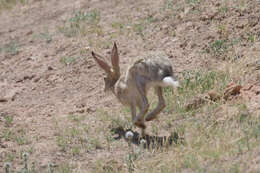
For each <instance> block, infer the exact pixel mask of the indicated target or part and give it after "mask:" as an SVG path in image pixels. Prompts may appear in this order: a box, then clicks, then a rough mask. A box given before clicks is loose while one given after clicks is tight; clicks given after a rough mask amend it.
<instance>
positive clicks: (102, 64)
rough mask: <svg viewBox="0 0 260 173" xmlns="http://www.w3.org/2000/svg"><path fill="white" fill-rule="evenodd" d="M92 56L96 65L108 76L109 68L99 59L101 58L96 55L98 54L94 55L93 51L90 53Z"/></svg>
mask: <svg viewBox="0 0 260 173" xmlns="http://www.w3.org/2000/svg"><path fill="white" fill-rule="evenodd" d="M92 56H93V58H94V59H95V61H96V62H97V63H98V65H99V66H100V67H101V68H102V69H103V70H105V72H106V73H108V74H110V73H111V70H110V69H111V67H110V66H109V65H108V64H107V63H106V62H105V61H103V60H102V59H100V58H102V57H101V56H100V55H98V54H96V53H94V52H93V51H92Z"/></svg>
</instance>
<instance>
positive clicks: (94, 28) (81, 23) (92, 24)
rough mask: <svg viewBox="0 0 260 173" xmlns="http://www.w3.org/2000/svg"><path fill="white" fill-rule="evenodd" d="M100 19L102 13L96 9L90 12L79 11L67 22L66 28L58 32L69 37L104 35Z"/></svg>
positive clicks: (60, 28) (63, 27)
mask: <svg viewBox="0 0 260 173" xmlns="http://www.w3.org/2000/svg"><path fill="white" fill-rule="evenodd" d="M100 18H101V17H100V12H99V11H98V10H96V9H94V10H90V11H88V12H83V11H81V10H79V11H76V12H74V14H73V16H72V17H71V18H69V19H68V20H66V21H65V23H64V26H62V27H58V30H59V31H60V32H61V33H63V34H64V35H65V36H67V37H75V36H77V35H80V36H85V35H87V34H89V33H97V34H98V35H102V34H103V31H102V28H101V27H100V26H99V25H98V23H99V21H100Z"/></svg>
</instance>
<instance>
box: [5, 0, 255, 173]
mask: <svg viewBox="0 0 260 173" xmlns="http://www.w3.org/2000/svg"><path fill="white" fill-rule="evenodd" d="M17 2H18V1H8V2H7V1H3V0H2V1H0V11H2V13H4V12H5V10H3V9H4V8H8V9H11V10H12V8H13V7H14V6H15V5H17ZM19 3H20V2H19ZM113 3H119V1H116V0H114V1H113ZM122 3H126V2H122ZM134 3H136V4H127V3H126V4H125V5H129V6H130V7H131V8H130V7H129V9H128V8H125V11H122V10H120V8H119V7H124V5H122V6H119V7H117V8H116V7H115V11H116V12H118V13H119V14H120V15H118V16H116V17H114V16H113V15H115V13H116V12H113V13H112V12H111V11H110V9H106V8H105V7H102V8H101V7H100V6H99V5H97V4H95V5H96V6H94V7H91V8H88V9H87V10H86V9H78V10H74V12H72V13H70V14H68V15H67V18H66V19H65V20H64V21H63V23H62V24H60V23H59V25H57V26H55V27H53V26H52V28H55V31H53V30H49V29H45V30H44V31H43V32H40V33H39V34H36V36H37V38H41V41H42V40H43V41H44V43H45V45H44V46H46V47H47V49H48V46H53V47H55V46H56V44H58V45H59V44H60V45H62V44H61V43H59V42H58V41H57V38H60V39H63V40H65V41H64V43H67V42H69V44H68V45H69V46H67V47H65V48H63V49H61V50H63V52H65V53H62V54H58V56H56V57H55V58H56V59H58V60H57V61H56V62H57V63H59V65H60V64H61V66H58V67H57V68H56V69H58V68H60V69H62V72H61V73H60V74H58V75H57V76H58V77H60V78H62V76H68V77H67V78H71V81H73V80H74V79H75V78H77V77H80V73H79V71H80V70H79V69H82V68H83V67H84V68H85V65H86V64H87V69H91V68H92V67H93V66H94V65H93V62H92V61H91V60H90V59H88V55H89V50H90V49H89V48H91V49H97V50H102V52H103V53H104V54H105V53H107V52H108V49H109V48H110V47H111V44H112V43H113V41H114V40H119V42H121V43H122V49H120V55H122V58H121V60H122V64H123V68H124V67H125V66H126V64H127V63H128V62H129V61H130V60H129V59H127V58H125V57H127V55H128V54H130V55H131V56H132V55H133V54H134V55H135V54H139V52H145V51H149V50H153V49H164V50H166V52H167V53H168V54H169V55H171V56H172V58H174V59H173V61H176V63H177V64H178V67H176V69H177V70H176V71H178V75H179V78H180V83H181V87H180V88H179V89H178V90H172V89H171V88H165V89H164V91H165V93H164V94H165V98H166V102H167V106H166V108H165V109H164V110H163V112H162V113H161V114H160V116H159V118H158V120H155V121H153V122H151V123H147V124H148V129H147V132H148V133H149V135H150V136H157V137H163V136H167V137H169V136H170V135H175V137H176V138H175V139H176V141H174V142H173V143H172V145H162V146H161V145H160V144H155V146H153V147H150V148H146V147H144V146H142V145H141V144H139V143H137V144H136V143H134V142H131V141H129V140H126V139H124V138H123V137H122V138H118V137H117V135H118V134H116V132H115V129H116V128H118V127H122V128H123V129H133V130H136V129H135V128H134V127H133V125H132V123H131V116H130V110H129V109H128V108H125V107H121V106H118V105H117V104H116V103H114V102H112V103H111V102H110V101H111V100H109V101H104V100H102V99H103V97H104V95H98V96H99V98H100V100H99V99H97V98H96V95H97V94H96V93H95V94H92V95H91V96H89V97H87V99H92V100H94V103H93V105H92V107H94V111H92V110H91V109H90V110H87V111H83V113H82V112H76V111H74V112H73V111H72V112H71V113H65V114H55V115H54V116H52V117H51V118H49V119H51V120H50V121H48V122H49V123H50V125H49V126H48V127H46V129H47V128H51V130H50V131H51V133H50V134H48V135H47V136H44V137H42V136H41V135H39V134H40V132H38V131H37V130H38V129H37V128H36V127H34V125H33V124H34V123H35V122H34V121H33V120H31V119H30V120H28V122H29V123H28V122H26V123H27V124H26V123H24V122H21V121H20V120H17V119H15V115H12V114H1V117H3V118H1V117H0V118H1V119H0V120H1V121H0V122H1V125H2V124H3V126H2V127H1V128H0V130H1V132H0V137H1V140H0V142H1V141H3V142H5V143H7V149H6V150H5V149H1V150H0V151H1V152H2V151H3V152H2V153H3V155H4V161H3V162H8V163H11V165H10V164H6V165H5V166H4V165H1V166H2V168H3V169H5V171H6V172H8V171H9V172H17V171H19V170H23V171H27V172H46V171H49V172H62V173H70V172H95V173H104V172H105V173H112V172H140V173H141V172H149V173H150V172H151V173H153V172H154V173H158V172H161V173H167V172H169V173H172V172H232V173H238V172H258V171H259V167H257V164H256V163H258V162H259V152H260V150H259V144H260V115H259V111H256V110H254V109H252V108H251V107H250V105H251V104H249V102H248V101H246V100H243V99H234V100H231V101H226V100H223V99H219V100H217V101H211V102H206V103H205V104H203V105H201V106H200V107H199V108H196V109H195V108H193V109H190V110H187V109H185V106H186V105H187V103H188V102H189V101H190V100H191V99H192V98H193V97H194V96H197V95H200V94H205V93H207V92H209V91H211V90H214V91H215V92H217V93H218V94H219V95H222V94H223V92H224V90H225V88H226V87H227V85H228V84H230V83H231V82H234V83H237V84H242V85H246V84H248V83H252V82H256V81H258V82H259V79H260V73H259V70H257V67H256V65H255V64H256V61H257V60H259V55H260V53H259V52H260V49H259V35H258V34H259V32H258V31H257V30H256V28H255V26H256V25H257V24H255V25H254V24H252V25H251V24H250V22H248V23H246V24H244V23H242V24H241V23H240V21H241V20H242V19H241V18H239V17H237V16H236V13H241V14H243V15H247V13H246V12H248V13H250V10H251V11H256V10H255V8H254V6H253V5H252V4H251V2H247V1H242V0H241V1H218V2H215V1H212V2H211V3H209V2H208V1H202V0H182V1H175V0H163V1H160V3H158V2H154V4H153V3H151V4H152V5H151V6H149V5H147V4H146V2H145V1H140V2H134ZM157 3H158V4H159V5H158V4H157ZM254 3H255V4H257V3H258V2H254ZM21 4H23V5H25V6H26V5H27V1H21ZM105 5H106V4H105ZM155 7H156V8H155ZM249 7H250V8H249ZM99 8H100V9H99ZM251 8H252V9H251ZM208 9H209V10H208ZM132 10H134V11H135V13H134V14H133V15H132V12H130V11H132ZM109 14H110V15H112V17H111V18H109V17H108V15H109ZM130 14H131V15H130ZM256 14H259V13H256ZM252 16H253V14H252ZM252 16H251V18H253V17H252ZM236 17H237V18H236ZM251 18H250V20H251ZM109 19H111V20H109ZM232 19H234V20H232ZM229 20H230V21H231V20H232V23H231V24H230V23H229V22H228V21H229ZM251 22H254V21H253V19H252V21H251ZM232 25H233V26H234V27H233V26H232ZM194 31H195V32H194ZM197 33H198V36H197ZM199 33H203V34H201V35H199ZM212 33H213V34H212ZM0 34H1V32H0ZM28 37H29V36H28ZM34 37H35V35H34ZM162 38H164V39H162ZM55 39H56V40H55ZM34 41H35V42H37V41H38V40H37V39H35V40H34ZM74 43H75V45H77V46H75V47H73V49H72V48H71V49H70V50H69V51H67V50H66V48H70V47H71V46H73V45H74ZM131 43H132V44H131ZM26 44H27V43H26ZM22 46H23V45H22V44H21V45H19V44H18V43H16V42H14V41H12V40H10V42H7V44H3V45H2V46H1V45H0V55H4V57H5V59H6V57H7V58H10V59H11V58H15V57H16V56H17V55H18V54H20V51H24V50H25V47H22ZM86 47H87V48H86ZM125 47H129V48H125ZM57 49H58V48H57ZM59 49H60V47H59ZM174 49H176V54H175V52H173V50H174ZM177 49H178V50H177ZM193 49H194V50H193ZM134 50H136V52H134V53H133V51H134ZM55 51H56V52H58V50H55ZM131 51H132V52H131ZM75 52H76V53H75ZM107 54H109V52H108V53H107ZM187 54H188V55H189V56H186V55H187ZM175 55H176V56H175ZM53 56H55V55H53ZM85 56H87V57H86V58H85ZM131 56H130V57H131ZM178 56H181V58H183V59H181V60H180V59H178ZM83 57H84V58H83ZM194 57H195V58H194ZM45 58H47V57H45ZM184 58H185V59H184ZM82 59H83V60H84V62H82V61H81V60H82ZM196 59H198V60H196ZM184 62H185V63H186V64H188V65H185V63H184ZM187 62H189V63H187ZM91 63H92V64H91ZM196 63H198V64H196ZM52 70H53V69H52ZM73 70H74V71H75V73H73V72H74V71H73ZM50 71H51V70H50ZM53 73H55V71H54V72H53ZM84 73H86V74H87V77H89V80H87V81H84V82H85V83H87V84H88V83H90V82H92V83H95V85H91V87H92V88H93V90H97V89H100V88H101V87H100V86H98V85H100V84H101V82H99V81H98V82H97V83H96V78H97V77H101V76H102V73H101V72H97V71H84ZM75 74H76V75H75ZM93 74H94V75H93ZM73 75H75V76H76V77H75V76H73ZM95 75H96V76H95ZM57 80H58V79H57ZM63 80H66V77H64V78H63ZM94 81H95V82H94ZM17 83H18V82H17ZM85 83H84V84H85ZM55 84H56V83H54V84H53V83H51V82H50V83H48V85H53V86H54V87H56V85H55ZM17 85H18V84H17ZM57 85H58V84H57ZM62 85H65V84H64V83H62ZM91 87H90V88H91ZM79 88H80V87H79ZM79 88H77V89H75V88H73V89H75V90H73V91H75V92H76V91H79ZM68 90H69V89H67V90H66V92H69V91H68ZM71 90H72V89H71ZM100 91H101V89H100ZM80 96H82V97H83V95H80ZM63 99H64V98H63ZM149 99H150V100H151V102H152V104H151V108H152V107H154V106H155V105H156V103H157V99H156V96H154V95H153V94H152V93H151V94H150V95H149ZM64 100H66V99H64ZM64 100H62V101H64ZM102 101H103V102H102ZM113 101H115V100H113ZM64 102H65V101H64ZM100 102H102V104H103V103H106V104H107V105H103V106H100V104H99V103H100ZM71 103H72V102H68V103H67V104H68V105H69V104H71ZM91 103H92V102H91ZM95 103H96V104H95ZM0 104H1V103H0ZM67 112H68V111H67ZM48 116H49V115H48ZM30 118H31V117H30ZM46 119H48V117H47V118H46V117H45V119H44V120H46ZM2 122H3V123H2ZM23 123H24V124H23ZM41 123H43V124H44V121H42V122H41ZM17 124H18V126H17ZM28 124H30V127H28ZM35 129H37V130H35ZM46 129H41V130H43V131H44V130H46ZM48 130H49V129H48ZM35 131H37V132H35ZM41 132H42V131H41ZM42 138H43V139H42ZM39 141H41V142H42V141H44V143H45V142H46V143H48V144H46V146H44V147H45V148H46V150H48V154H49V155H51V156H49V158H47V161H46V162H47V163H42V162H41V161H39V160H37V157H38V156H39V155H40V156H42V154H44V153H39V152H37V149H38V150H39V147H38V146H37V145H36V144H37V143H38V142H39ZM0 144H1V143H0ZM42 145H43V144H42ZM50 146H51V148H48V147H50ZM37 147H38V148H37ZM14 148H16V149H15V150H14ZM41 151H42V150H41ZM24 153H28V154H24ZM27 155H28V156H27ZM3 162H1V163H3ZM9 167H10V168H9ZM0 168H1V167H0ZM7 168H8V170H7Z"/></svg>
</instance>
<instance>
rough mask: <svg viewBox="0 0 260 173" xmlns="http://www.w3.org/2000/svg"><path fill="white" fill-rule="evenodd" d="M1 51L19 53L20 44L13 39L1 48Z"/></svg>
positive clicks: (11, 53) (12, 53)
mask: <svg viewBox="0 0 260 173" xmlns="http://www.w3.org/2000/svg"><path fill="white" fill-rule="evenodd" d="M1 52H3V53H5V54H10V55H17V54H18V53H19V46H18V44H17V43H16V42H15V41H11V42H9V43H8V44H5V45H4V46H3V47H2V48H0V53H1Z"/></svg>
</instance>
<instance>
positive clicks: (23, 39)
mask: <svg viewBox="0 0 260 173" xmlns="http://www.w3.org/2000/svg"><path fill="white" fill-rule="evenodd" d="M0 2H4V1H0ZM21 2H22V1H21ZM21 2H20V1H19V2H18V1H17V3H16V4H13V5H12V8H11V9H4V8H2V9H1V8H0V10H1V11H0V12H1V13H0V130H1V133H0V135H1V136H0V137H1V138H0V170H3V169H4V162H6V161H9V162H11V163H12V168H13V170H19V169H21V168H22V167H23V162H22V159H21V153H22V152H23V151H26V152H28V153H29V155H30V156H29V160H30V163H31V162H32V161H34V162H35V164H36V168H37V169H38V170H39V171H40V172H47V167H48V164H49V163H54V164H55V166H56V169H57V170H59V171H57V172H66V170H67V171H68V172H91V171H93V170H97V171H98V172H105V171H104V167H103V168H102V170H103V171H102V170H98V168H97V167H98V166H97V165H98V164H101V165H104V163H103V161H104V160H102V159H107V162H106V163H109V165H117V166H116V167H117V168H118V170H122V172H124V171H126V170H127V168H126V167H127V166H126V164H125V163H124V162H123V161H122V158H124V157H125V155H126V153H127V152H126V151H125V150H124V148H126V147H127V146H128V144H127V142H125V141H124V140H119V141H116V142H115V143H112V144H111V148H110V149H104V148H103V147H98V146H99V145H98V144H96V146H95V147H94V149H93V148H91V147H90V149H89V148H87V149H86V150H84V151H83V150H80V151H79V154H75V153H73V152H72V153H70V152H68V151H63V150H62V149H61V145H62V144H60V143H59V144H58V142H57V141H58V138H57V136H59V135H60V133H66V132H64V131H66V128H68V129H70V128H72V127H74V126H75V124H77V123H78V119H79V121H80V122H81V123H84V127H85V126H86V128H88V133H87V134H89V136H91V137H93V138H94V139H96V138H97V139H99V140H100V142H99V143H101V144H100V145H101V146H103V145H106V142H104V141H105V140H102V138H105V134H108V133H110V127H109V126H110V125H111V121H110V120H109V119H106V118H103V120H100V119H102V117H103V115H100V114H110V115H113V116H115V117H116V116H118V115H119V114H123V113H122V111H124V108H122V106H121V105H120V104H119V103H118V101H117V100H116V98H115V97H114V96H113V95H112V94H109V93H104V92H103V89H104V82H103V77H104V72H103V71H102V70H100V69H99V68H98V66H97V65H96V64H95V62H94V60H93V59H92V57H91V54H90V51H91V50H94V51H96V52H98V53H100V54H102V55H104V56H106V57H109V56H110V53H111V48H112V45H113V42H114V41H116V42H117V44H118V48H119V56H120V64H121V68H122V69H126V67H127V65H128V64H129V62H131V60H132V59H133V58H135V57H137V56H141V55H143V54H145V53H146V52H148V51H150V50H161V51H165V52H166V54H167V55H168V56H169V57H170V59H171V61H172V63H173V67H174V71H175V73H176V75H177V76H179V77H180V80H182V78H181V74H182V73H183V72H185V71H191V70H196V69H204V70H210V69H225V68H227V69H228V68H229V67H230V66H232V67H233V66H235V67H238V66H237V65H236V64H235V63H234V64H232V63H233V62H234V61H236V60H237V61H240V59H241V58H245V57H247V58H248V59H246V58H245V59H246V62H245V61H241V63H240V65H241V68H246V67H248V68H250V70H254V71H245V72H244V71H243V72H241V71H240V70H241V68H239V69H236V68H234V69H233V71H230V74H231V75H233V82H235V83H236V82H238V81H242V85H249V84H254V85H256V86H257V85H259V81H260V75H259V67H260V65H259V62H260V61H259V57H260V42H259V38H260V23H259V22H260V18H259V16H260V8H259V7H260V1H257V0H255V1H250V2H246V1H242V0H241V1H239V0H238V1H199V0H195V1H174V0H173V1H170V0H168V1H166V0H158V1H145V0H140V1H134V0H126V1H119V0H111V1H104V0H87V1H86V0H74V1H72V0H62V1H61V0H48V1H44V0H28V1H25V2H24V1H23V2H24V3H21ZM226 8H228V9H226ZM79 11H83V12H89V11H90V12H93V14H92V15H89V16H90V17H89V16H88V15H85V16H86V19H80V18H79V17H78V18H77V16H75V14H76V13H77V12H79ZM77 14H79V15H80V13H77ZM86 14H87V13H86ZM81 15H82V14H81ZM83 16H84V14H83ZM73 20H74V21H73ZM73 22H74V23H73ZM73 24H75V26H76V27H75V26H74V25H73ZM75 28H76V29H75ZM73 29H74V30H73ZM235 38H241V40H240V42H239V44H234V46H233V47H231V46H230V47H228V48H225V47H224V48H223V47H221V48H219V49H223V50H224V49H225V50H226V51H227V52H224V51H223V52H221V51H222V50H220V51H219V52H214V49H212V47H211V46H210V45H212V43H213V42H214V40H235ZM219 49H218V50H219ZM227 57H228V58H229V57H232V58H233V59H232V60H231V59H228V58H227ZM234 59H235V60H234ZM257 60H258V61H257ZM257 63H258V64H257ZM236 70H238V71H239V72H238V71H236ZM234 74H236V75H234ZM240 74H241V75H240ZM241 76H243V77H241ZM241 79H242V80H241ZM255 88H257V87H255ZM256 90H257V91H256V92H255V93H254V94H253V96H251V97H250V98H249V99H248V100H247V102H246V104H247V105H249V111H250V112H252V113H257V114H259V109H260V106H259V105H260V103H259V100H260V99H259V94H257V92H259V91H258V89H256ZM120 116H122V115H120ZM127 116H128V118H127V119H128V120H130V114H128V115H127ZM6 117H9V118H10V119H11V120H10V123H8V118H6ZM75 117H76V118H75ZM100 117H101V118H100ZM71 119H73V120H71ZM74 119H77V120H75V121H76V122H75V121H74ZM159 121H161V120H159ZM129 124H131V122H129ZM154 124H155V125H156V124H157V125H159V124H158V121H157V122H154ZM76 126H77V125H76ZM148 126H149V123H148ZM100 129H101V130H100ZM149 129H150V130H151V127H150V128H148V131H149ZM8 130H9V132H10V134H9V136H8V134H6V133H7V131H8ZM135 130H137V129H135ZM5 132H6V133H5ZM160 133H161V134H167V131H166V132H165V129H164V130H162V131H161V132H160ZM6 135H7V136H6ZM83 136H84V135H83ZM85 137H86V138H88V136H85ZM95 137H96V138H95ZM86 140H88V139H86ZM74 142H75V141H74ZM78 142H79V143H80V141H78ZM76 143H77V142H76ZM93 143H94V142H92V144H93ZM66 145H70V144H67V143H66ZM65 150H66V149H65ZM259 152H260V150H259V149H258V150H256V153H259ZM76 153H77V152H76ZM112 158H114V160H113V162H112V163H110V161H111V159H112ZM238 159H239V158H238ZM99 160H101V161H100V162H102V163H99V162H98V161H99ZM233 160H235V158H233ZM252 162H254V163H255V164H256V165H257V164H258V163H259V155H258V156H257V157H254V158H253V159H252ZM66 164H69V165H71V164H72V165H74V166H72V168H66ZM61 165H63V167H65V168H64V169H59V168H60V167H62V166H61ZM64 165H65V166H64ZM75 165H76V166H75ZM258 165H259V164H258ZM206 167H207V166H206ZM254 169H255V170H258V171H260V168H259V166H258V167H254ZM185 171H186V172H189V170H188V169H184V170H182V172H185ZM112 172H113V171H112ZM140 172H142V171H140ZM177 172H178V171H177ZM252 172H254V171H252Z"/></svg>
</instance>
